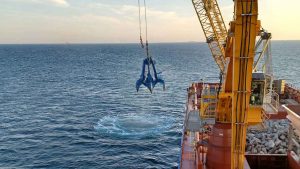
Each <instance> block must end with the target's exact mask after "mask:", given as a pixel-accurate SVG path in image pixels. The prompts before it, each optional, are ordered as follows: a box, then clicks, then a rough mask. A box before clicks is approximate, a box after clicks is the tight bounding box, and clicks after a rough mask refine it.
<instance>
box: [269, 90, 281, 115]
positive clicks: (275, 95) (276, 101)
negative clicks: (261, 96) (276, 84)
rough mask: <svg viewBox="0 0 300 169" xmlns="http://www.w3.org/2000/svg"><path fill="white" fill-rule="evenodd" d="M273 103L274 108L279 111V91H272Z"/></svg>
mask: <svg viewBox="0 0 300 169" xmlns="http://www.w3.org/2000/svg"><path fill="white" fill-rule="evenodd" d="M271 94H272V95H271V96H272V97H271V105H272V106H274V108H275V109H276V111H278V109H279V95H278V93H276V92H275V91H272V92H271Z"/></svg>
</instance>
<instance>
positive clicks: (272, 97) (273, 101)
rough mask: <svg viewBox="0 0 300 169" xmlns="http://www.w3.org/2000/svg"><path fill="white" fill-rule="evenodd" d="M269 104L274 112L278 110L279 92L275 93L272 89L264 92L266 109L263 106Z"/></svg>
mask: <svg viewBox="0 0 300 169" xmlns="http://www.w3.org/2000/svg"><path fill="white" fill-rule="evenodd" d="M268 105H270V106H271V107H272V108H273V109H274V110H275V111H276V112H277V111H278V109H279V107H280V104H279V94H278V93H276V92H275V91H274V90H273V91H270V92H269V93H268V94H266V96H265V98H264V105H263V106H264V109H265V110H267V109H266V107H265V106H268Z"/></svg>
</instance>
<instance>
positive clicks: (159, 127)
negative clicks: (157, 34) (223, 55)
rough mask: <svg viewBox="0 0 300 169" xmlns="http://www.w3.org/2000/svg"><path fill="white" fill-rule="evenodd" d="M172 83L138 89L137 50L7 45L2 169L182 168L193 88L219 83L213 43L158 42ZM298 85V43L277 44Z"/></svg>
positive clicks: (1, 78)
mask: <svg viewBox="0 0 300 169" xmlns="http://www.w3.org/2000/svg"><path fill="white" fill-rule="evenodd" d="M150 53H151V56H152V57H153V59H154V60H155V63H156V69H157V71H158V72H160V76H161V78H163V79H164V80H165V82H166V90H165V91H163V87H162V86H161V85H157V86H156V87H155V89H154V91H153V93H152V94H151V93H150V92H149V91H148V90H147V89H146V88H145V87H142V88H141V89H140V91H139V92H137V91H136V88H135V83H136V80H137V79H138V78H139V77H140V74H141V70H142V62H143V59H145V58H146V56H145V51H144V50H143V49H141V48H140V46H139V44H60V45H0V168H53V169H57V168H82V169H89V168H91V169H93V168H95V169H98V168H99V169H115V168H116V169H119V168H120V169H123V168H124V169H127V168H128V169H139V168H141V169H150V168H151V169H152V168H153V169H155V168H178V165H179V156H180V142H181V132H182V125H183V117H184V113H183V112H184V109H185V103H186V97H187V94H186V89H187V87H188V86H189V85H190V84H191V83H192V82H197V81H200V80H201V79H206V80H207V79H209V78H208V77H218V76H219V71H218V68H217V66H216V64H215V63H214V60H213V59H212V57H211V53H210V50H209V48H208V46H207V44H205V43H161V44H160V43H156V44H150ZM272 57H273V65H274V66H273V71H274V75H275V77H277V78H284V79H287V82H289V83H292V84H293V85H295V86H298V87H300V73H299V66H300V41H273V42H272Z"/></svg>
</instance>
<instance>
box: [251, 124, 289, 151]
mask: <svg viewBox="0 0 300 169" xmlns="http://www.w3.org/2000/svg"><path fill="white" fill-rule="evenodd" d="M265 125H266V128H265V129H264V130H253V129H249V130H248V133H247V139H246V141H247V145H246V153H247V154H286V153H287V148H288V130H289V121H288V120H286V119H284V120H268V121H266V122H265Z"/></svg>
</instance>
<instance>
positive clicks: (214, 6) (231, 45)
mask: <svg viewBox="0 0 300 169" xmlns="http://www.w3.org/2000/svg"><path fill="white" fill-rule="evenodd" d="M192 3H193V5H194V8H195V10H196V13H197V16H198V19H199V21H200V23H201V26H202V29H203V31H204V34H205V36H206V40H207V43H208V45H209V48H210V50H211V52H212V56H213V58H214V59H215V62H216V63H217V65H218V66H219V68H220V70H221V72H222V74H223V76H224V80H223V84H222V88H221V91H220V93H219V95H218V100H217V108H216V115H215V119H216V122H217V123H223V124H226V123H227V124H228V123H229V124H231V168H232V169H242V168H243V167H244V158H245V157H244V154H245V144H246V132H247V127H248V125H249V124H257V123H260V122H262V117H263V115H262V114H263V113H264V112H263V109H262V101H261V100H262V98H261V96H263V95H264V93H263V92H264V83H263V82H255V81H252V70H253V63H254V57H255V42H256V36H258V35H260V21H259V20H258V19H257V17H258V2H257V0H234V19H233V21H232V22H230V28H229V30H228V32H227V31H226V27H225V24H224V21H223V18H222V15H221V12H220V9H219V6H218V3H217V1H216V0H192ZM253 84H254V85H253ZM257 84H258V86H260V89H259V90H260V92H261V93H258V94H257V95H258V96H257V98H258V99H256V101H255V99H254V100H253V103H252V104H251V105H250V96H251V95H252V94H253V92H252V91H251V90H252V86H256V85H257ZM253 97H254V96H253ZM254 98H255V97H254ZM257 100H260V101H257Z"/></svg>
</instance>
